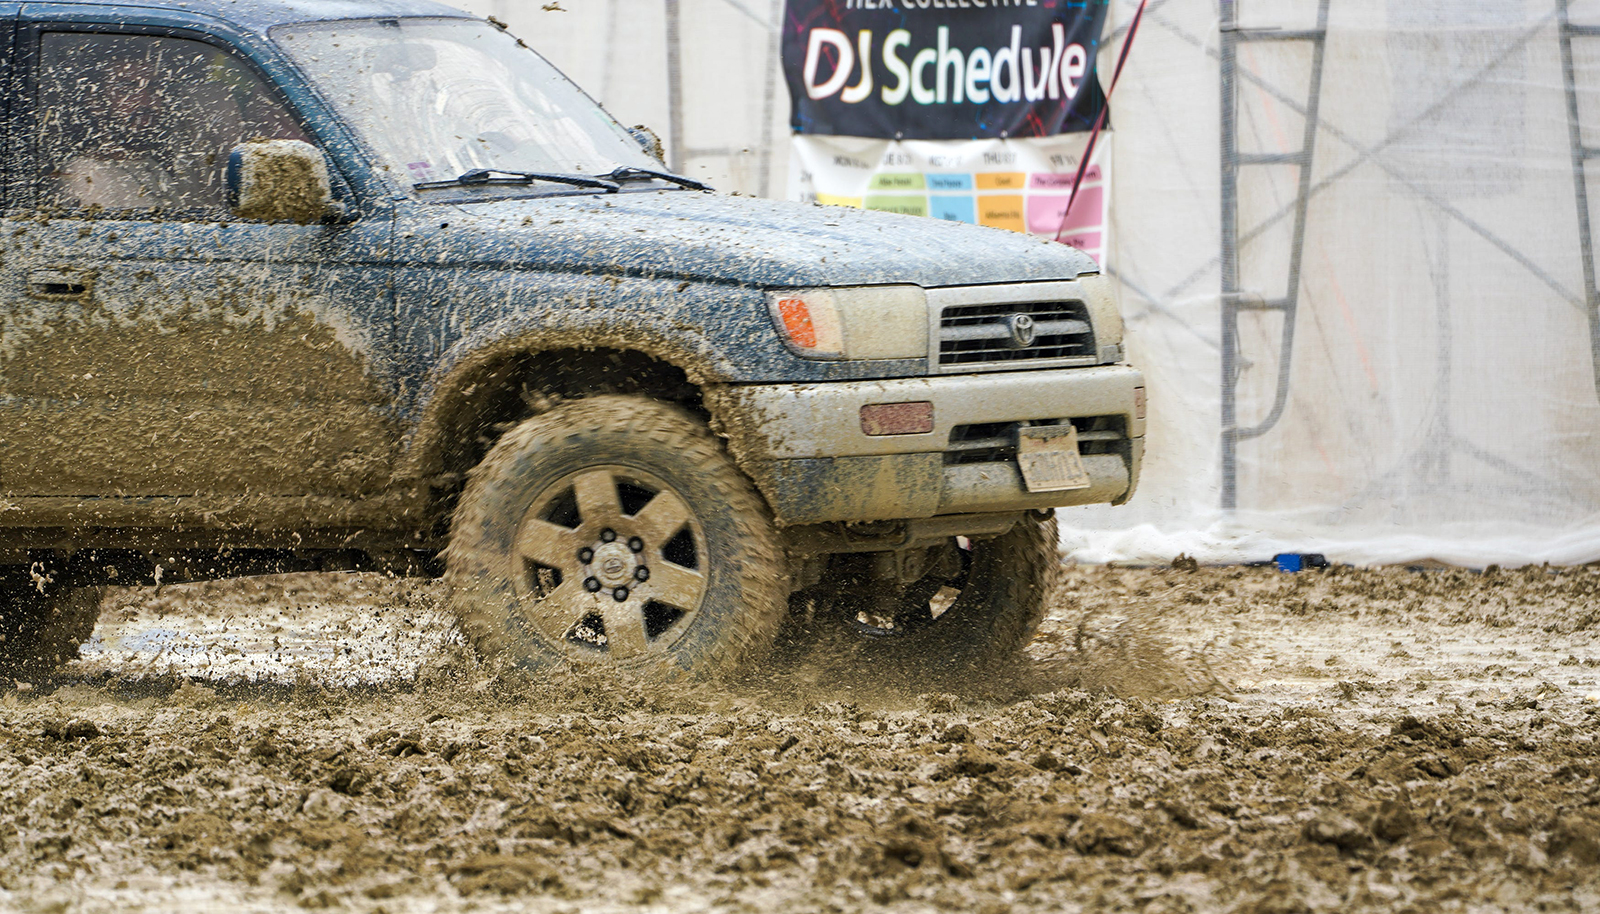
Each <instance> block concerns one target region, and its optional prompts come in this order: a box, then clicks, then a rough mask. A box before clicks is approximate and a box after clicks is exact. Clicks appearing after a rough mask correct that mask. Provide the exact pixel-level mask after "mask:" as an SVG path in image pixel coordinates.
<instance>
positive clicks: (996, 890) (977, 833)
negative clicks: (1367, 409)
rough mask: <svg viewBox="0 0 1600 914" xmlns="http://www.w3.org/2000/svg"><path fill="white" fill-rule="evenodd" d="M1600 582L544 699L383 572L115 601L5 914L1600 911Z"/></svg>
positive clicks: (426, 589) (40, 760)
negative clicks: (997, 663)
mask: <svg viewBox="0 0 1600 914" xmlns="http://www.w3.org/2000/svg"><path fill="white" fill-rule="evenodd" d="M1597 586H1600V574H1596V573H1595V572H1594V571H1593V570H1590V569H1576V570H1569V571H1566V572H1564V573H1560V574H1556V573H1550V572H1547V571H1545V570H1543V569H1528V570H1524V571H1516V572H1498V573H1495V574H1489V575H1474V574H1468V573H1465V572H1449V571H1446V572H1407V571H1403V570H1381V571H1350V570H1345V569H1340V570H1337V571H1335V572H1310V573H1304V574H1300V575H1283V574H1279V573H1277V572H1275V571H1271V570H1266V569H1206V568H1201V569H1195V570H1175V569H1114V568H1112V569H1108V568H1074V569H1070V570H1069V574H1068V580H1067V583H1066V588H1065V591H1064V593H1063V595H1062V599H1061V600H1060V602H1059V604H1058V605H1057V606H1056V607H1055V609H1054V610H1053V612H1052V613H1051V615H1050V618H1049V619H1048V621H1047V623H1046V625H1045V628H1044V630H1043V632H1042V633H1041V636H1040V638H1039V639H1038V640H1036V641H1035V643H1034V644H1033V645H1032V646H1031V647H1030V649H1029V656H1028V658H1027V663H1026V664H1025V665H1024V666H1023V667H1021V668H1020V669H1019V670H1017V671H1013V672H1012V673H1010V674H1009V675H1008V676H1006V677H998V679H1001V680H1003V682H1002V686H1003V687H1000V688H996V687H993V686H994V683H988V684H987V685H989V686H990V687H989V688H984V689H979V690H977V691H976V692H974V693H972V694H958V693H956V692H954V691H951V690H948V689H941V690H939V691H928V692H924V693H921V694H918V693H917V692H916V690H915V689H909V690H908V689H904V688H900V689H895V690H885V692H884V693H880V692H877V691H875V690H874V689H873V688H872V686H871V683H870V680H861V679H860V678H856V679H853V680H851V681H848V682H845V681H833V680H830V679H828V678H826V677H819V676H818V675H816V674H815V672H814V671H807V670H795V669H786V668H782V667H779V666H773V667H770V668H769V669H766V670H763V671H760V672H759V673H758V674H757V675H754V676H752V677H750V678H749V679H748V680H746V681H743V682H740V683H735V684H731V685H729V686H725V687H723V688H721V689H718V690H714V691H713V690H705V691H687V690H681V689H679V690H654V691H634V692H629V693H625V694H621V695H619V694H617V693H616V692H615V691H614V690H609V689H607V688H605V687H604V684H603V683H597V682H590V681H586V680H585V679H584V678H582V677H578V678H576V679H572V678H569V679H563V680H559V681H553V682H546V683H529V682H524V681H517V680H514V679H513V678H509V677H497V676H496V675H495V673H494V671H493V670H490V669H486V668H483V667H480V666H478V665H476V664H474V663H472V662H470V661H468V660H465V659H463V655H464V650H463V649H462V648H461V647H460V645H459V643H458V641H457V640H456V639H455V638H454V636H453V635H451V633H450V629H449V627H448V625H447V624H446V623H445V621H444V619H443V617H442V615H440V614H439V612H438V605H437V600H438V590H437V587H436V585H432V584H427V583H417V582H407V581H392V580H389V579H385V578H381V577H376V576H369V575H325V576H286V577H283V578H268V579H255V580H250V581H237V582H227V583H220V584H207V585H185V586H182V587H171V588H167V589H164V590H163V591H162V592H161V593H159V594H158V593H155V592H154V591H151V590H143V591H133V590H129V591H120V592H114V593H113V594H111V595H110V597H109V598H108V601H107V603H106V606H105V611H104V613H103V615H102V620H101V623H100V626H99V627H98V628H97V630H96V636H95V641H94V642H92V643H91V645H90V647H89V648H87V649H86V651H85V657H84V659H83V660H80V661H78V662H77V663H75V664H73V665H72V666H71V667H69V668H68V669H67V670H66V671H64V672H63V674H61V675H59V676H57V677H55V678H53V679H52V680H50V681H48V682H39V683H33V684H31V690H28V691H12V692H8V693H6V694H5V695H4V696H3V697H0V909H12V910H19V911H52V912H54V911H214V910H229V911H240V912H243V911H283V910H301V909H320V908H328V909H338V910H356V911H371V912H376V911H386V912H433V911H500V910H506V911H510V910H516V911H573V912H577V911H584V912H588V911H674V912H676V911H762V912H769V911H774V910H783V911H789V910H796V911H858V910H891V911H907V912H912V911H935V910H959V911H993V912H1000V911H1052V912H1055V911H1067V912H1072V911H1101V910H1127V911H1151V912H1178V911H1219V912H1221V911H1240V912H1252V914H1266V912H1297V911H1319V912H1320V911H1341V912H1343V911H1368V910H1370V911H1403V910H1407V909H1411V910H1416V911H1462V912H1468V911H1490V910H1494V911H1498V910H1514V911H1523V910H1525V911H1534V910H1542V911H1548V910H1555V911H1569V910H1570V911H1580V910H1596V909H1600V882H1597V878H1600V877H1597V874H1600V752H1597V747H1596V743H1595V740H1596V737H1597V736H1600V649H1597V641H1596V639H1597V637H1600V599H1597ZM885 694H889V695H891V697H889V698H885V697H884V696H885Z"/></svg>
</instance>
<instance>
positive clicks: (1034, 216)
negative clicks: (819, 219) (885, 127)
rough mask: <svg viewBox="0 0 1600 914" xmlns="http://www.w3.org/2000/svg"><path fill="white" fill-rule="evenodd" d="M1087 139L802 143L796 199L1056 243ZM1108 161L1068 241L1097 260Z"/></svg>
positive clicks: (1087, 186)
mask: <svg viewBox="0 0 1600 914" xmlns="http://www.w3.org/2000/svg"><path fill="white" fill-rule="evenodd" d="M1085 143H1086V137H1085V135H1083V134H1068V135H1063V136H1055V137H1040V138H1028V139H1019V140H999V139H993V140H968V141H963V142H957V141H953V140H944V141H940V140H871V139H864V138H860V137H821V136H804V135H801V136H796V137H795V138H794V147H793V150H792V154H791V156H790V160H789V161H790V184H789V196H790V199H794V200H802V201H807V202H814V203H822V204H826V205H833V206H854V207H862V208H865V209H870V210H879V211H883V212H891V213H902V214H905V215H910V216H927V217H931V218H934V219H945V220H949V221H953V222H967V223H971V224H973V225H986V226H990V227H993V228H1000V229H1007V230H1010V231H1013V232H1027V233H1030V234H1034V235H1040V236H1044V237H1049V238H1053V237H1055V236H1056V233H1057V231H1058V230H1061V229H1062V228H1063V222H1062V214H1063V212H1064V211H1065V209H1066V206H1067V200H1068V199H1069V198H1070V196H1071V193H1072V180H1073V178H1074V176H1075V174H1076V170H1077V166H1078V160H1079V157H1080V156H1081V155H1082V154H1083V148H1084V145H1085ZM1108 159H1109V157H1108V156H1106V155H1105V154H1104V152H1102V153H1101V154H1100V155H1099V156H1098V157H1097V161H1096V162H1095V163H1094V164H1092V165H1091V166H1090V167H1089V169H1088V170H1087V172H1086V173H1085V175H1084V180H1083V188H1082V189H1081V190H1080V191H1079V192H1078V198H1077V200H1076V201H1075V202H1074V203H1073V204H1072V212H1071V213H1070V215H1069V217H1068V219H1067V220H1066V222H1065V230H1064V231H1062V232H1061V240H1062V241H1063V242H1064V243H1066V244H1069V245H1071V246H1073V247H1075V248H1079V249H1081V250H1083V251H1084V252H1085V253H1087V254H1089V255H1090V256H1091V257H1093V258H1094V259H1095V260H1096V261H1100V260H1102V258H1103V257H1104V255H1105V251H1106V248H1107V225H1108V222H1107V218H1106V207H1107V205H1108V204H1109V202H1110V194H1109V193H1108V192H1107V190H1108V184H1109V181H1110V165H1109V161H1108Z"/></svg>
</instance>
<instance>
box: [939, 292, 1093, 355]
mask: <svg viewBox="0 0 1600 914" xmlns="http://www.w3.org/2000/svg"><path fill="white" fill-rule="evenodd" d="M1019 318H1021V321H1020V323H1022V324H1023V325H1024V329H1022V330H1021V331H1018V330H1017V329H1015V328H1016V327H1017V325H1018V323H1019ZM1029 323H1031V325H1032V327H1031V339H1029V338H1028V337H1029V336H1030V334H1029V332H1028V329H1027V328H1026V326H1025V325H1027V324H1029ZM1024 344H1025V345H1024ZM1094 356H1095V345H1094V328H1093V327H1092V326H1091V324H1090V323H1089V309H1088V307H1087V306H1085V305H1084V303H1083V302H1081V301H1036V302H1007V303H1002V304H985V305H953V306H951V307H948V308H945V309H944V312H943V313H942V314H940V315H939V365H940V366H941V367H947V366H954V365H972V364H984V363H995V362H1034V361H1039V360H1043V359H1069V358H1082V357H1088V358H1091V359H1092V358H1094Z"/></svg>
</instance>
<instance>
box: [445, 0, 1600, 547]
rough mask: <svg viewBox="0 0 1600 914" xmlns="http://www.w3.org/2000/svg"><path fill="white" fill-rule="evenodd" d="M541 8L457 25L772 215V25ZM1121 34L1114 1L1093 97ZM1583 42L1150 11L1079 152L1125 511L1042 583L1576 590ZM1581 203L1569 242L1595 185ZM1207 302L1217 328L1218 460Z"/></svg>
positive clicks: (1099, 524)
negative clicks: (1121, 352)
mask: <svg viewBox="0 0 1600 914" xmlns="http://www.w3.org/2000/svg"><path fill="white" fill-rule="evenodd" d="M469 5H470V4H469ZM563 5H564V6H566V7H568V11H566V12H545V11H544V10H543V9H542V4H541V3H539V2H526V3H523V2H516V3H513V2H510V0H479V2H477V3H476V4H475V5H471V6H472V7H473V8H474V9H475V11H477V12H481V13H495V14H497V15H499V16H500V17H501V18H502V19H505V20H507V21H508V22H509V24H510V26H511V29H512V31H513V32H516V33H517V34H518V35H520V36H522V37H523V38H525V39H526V40H528V42H529V43H530V44H532V45H533V46H534V47H536V48H537V49H539V50H540V51H542V52H543V53H545V54H546V56H548V57H550V58H551V59H552V60H553V61H554V62H556V64H557V65H558V66H561V67H562V68H563V69H565V70H566V71H567V72H568V73H569V74H570V75H572V76H573V77H574V78H576V79H577V80H578V81H579V83H580V84H582V85H585V86H586V87H587V88H588V89H590V91H591V92H592V93H594V94H596V96H597V97H598V98H599V99H600V100H601V101H602V102H603V103H605V104H607V105H608V106H609V107H611V108H612V109H613V111H615V112H616V113H617V114H618V115H619V117H620V118H621V119H622V120H624V121H625V122H626V123H630V124H632V123H649V124H652V125H653V126H655V127H656V128H657V129H658V131H660V132H662V134H663V136H664V137H665V138H666V139H667V140H668V141H669V145H671V146H672V147H673V152H672V154H671V155H669V159H671V160H672V161H673V163H674V164H676V165H678V166H679V167H682V168H684V169H686V170H687V171H688V172H689V173H691V174H695V175H697V176H708V177H710V178H712V180H713V182H714V183H717V184H718V185H719V186H720V187H721V188H722V189H724V190H738V191H742V192H746V193H759V194H766V195H771V196H781V195H782V194H783V192H784V190H783V189H784V176H785V174H786V164H785V162H786V158H787V153H788V144H789V137H788V131H787V127H786V122H787V113H788V103H787V99H786V98H785V97H784V95H785V93H784V86H783V82H782V80H781V78H779V75H778V57H777V41H776V37H777V25H778V22H779V17H780V16H781V12H782V9H781V2H780V0H567V2H566V3H565V4H563ZM1136 6H1137V2H1136V0H1113V9H1112V17H1111V18H1112V24H1111V26H1110V31H1109V33H1108V36H1107V38H1108V40H1107V42H1106V45H1105V49H1104V52H1103V53H1102V55H1101V57H1100V60H1101V62H1102V65H1103V67H1105V68H1109V66H1110V62H1111V61H1113V60H1114V59H1115V53H1116V51H1117V50H1118V49H1119V48H1120V46H1121V42H1122V40H1123V37H1124V36H1125V32H1126V27H1127V24H1128V20H1129V18H1130V16H1131V14H1132V11H1133V9H1134V8H1135V7H1136ZM1324 7H1325V9H1326V31H1325V38H1324V39H1323V40H1322V49H1323V50H1322V57H1321V73H1320V80H1319V81H1315V84H1314V80H1313V78H1312V75H1313V69H1314V67H1313V64H1314V62H1315V60H1316V53H1315V49H1316V47H1317V44H1318V42H1317V41H1316V40H1311V39H1309V38H1300V37H1297V36H1300V35H1302V33H1304V32H1306V31H1308V30H1309V31H1310V32H1311V33H1312V34H1315V30H1316V29H1317V28H1318V26H1319V15H1321V12H1320V11H1321V10H1322V9H1323V8H1324ZM673 22H675V23H676V26H675V27H674V28H669V26H670V25H671V23H673ZM1564 22H1570V23H1572V24H1573V25H1574V26H1575V28H1574V29H1572V30H1568V31H1565V32H1564V30H1563V23H1564ZM1586 25H1587V26H1597V27H1600V0H1572V2H1571V3H1570V9H1566V0H1503V2H1496V3H1485V2H1483V0H1326V2H1325V3H1324V2H1323V0H1150V3H1149V6H1148V10H1147V13H1146V17H1145V20H1144V22H1143V24H1142V25H1141V26H1140V29H1139V32H1138V36H1137V39H1136V41H1137V43H1136V45H1135V47H1134V48H1133V50H1132V53H1131V55H1130V58H1129V63H1128V68H1127V71H1126V72H1125V73H1124V74H1123V80H1122V83H1121V84H1120V85H1119V86H1118V88H1117V91H1116V94H1115V96H1114V97H1113V99H1112V103H1111V107H1112V121H1113V125H1114V127H1115V129H1114V131H1112V132H1111V133H1110V135H1109V136H1108V137H1107V138H1106V139H1104V140H1103V141H1102V142H1103V143H1106V144H1108V148H1109V153H1108V154H1109V155H1112V156H1114V158H1115V161H1116V170H1117V174H1116V180H1115V182H1114V184H1113V187H1112V199H1111V204H1110V213H1111V220H1112V229H1111V232H1110V237H1111V239H1112V241H1111V247H1110V250H1109V251H1108V252H1107V260H1108V263H1107V266H1108V269H1109V271H1110V272H1112V273H1113V275H1115V277H1116V278H1117V279H1118V281H1119V282H1120V284H1121V289H1122V301H1123V307H1124V311H1125V314H1126V316H1127V323H1128V333H1129V339H1128V349H1129V358H1130V361H1132V362H1133V363H1134V364H1136V365H1138V366H1139V367H1141V368H1142V369H1144V371H1145V372H1146V374H1147V377H1148V379H1149V391H1150V411H1151V425H1150V431H1149V438H1148V447H1147V450H1146V454H1147V463H1146V466H1145V473H1144V478H1143V481H1142V483H1141V485H1140V489H1139V492H1138V494H1137V495H1136V497H1135V498H1134V499H1133V501H1132V502H1131V503H1130V504H1128V505H1125V506H1121V507H1116V508H1111V507H1105V508H1093V509H1082V510H1076V509H1075V510H1074V511H1072V512H1069V513H1067V514H1065V515H1064V517H1063V520H1064V524H1065V525H1066V526H1067V527H1068V530H1067V533H1066V534H1065V538H1064V548H1065V549H1066V550H1067V552H1068V554H1069V555H1071V556H1074V557H1076V558H1079V559H1082V560H1112V559H1115V560H1123V561H1158V560H1166V559H1170V558H1171V557H1172V556H1174V555H1175V554H1177V553H1179V552H1185V553H1188V554H1190V555H1192V556H1195V557H1197V558H1199V559H1201V560H1202V561H1237V560H1254V559H1265V558H1268V557H1270V556H1271V555H1272V554H1273V553H1275V552H1284V551H1293V552H1322V553H1324V554H1326V555H1327V556H1328V557H1329V558H1330V559H1334V560H1342V561H1351V562H1359V563H1379V562H1403V561H1415V560H1422V559H1437V560H1440V561H1446V562H1451V563H1455V564H1462V565H1469V566H1481V565H1486V564H1490V563H1498V564H1501V565H1517V564H1523V563H1527V562H1545V561H1549V562H1552V563H1581V562H1589V561H1595V560H1600V447H1597V444H1600V437H1597V431H1600V396H1597V389H1600V388H1597V383H1596V366H1595V361H1594V351H1593V347H1592V340H1593V337H1592V335H1591V320H1592V318H1593V313H1594V308H1595V303H1596V296H1595V294H1594V290H1593V279H1592V275H1593V268H1592V266H1586V264H1592V260H1591V252H1590V251H1589V250H1586V249H1585V248H1586V245H1585V244H1584V241H1583V238H1582V235H1581V231H1580V212H1579V203H1578V199H1579V193H1580V191H1586V190H1588V188H1586V187H1585V186H1584V183H1583V182H1581V181H1578V180H1575V172H1574V165H1573V162H1574V147H1573V143H1572V142H1571V136H1570V133H1569V129H1570V127H1571V126H1572V123H1573V121H1572V119H1571V118H1569V108H1568V101H1569V93H1568V91H1567V86H1568V76H1569V73H1570V76H1571V80H1572V85H1573V87H1574V91H1573V92H1572V93H1571V95H1570V98H1571V99H1572V100H1573V101H1574V102H1575V109H1576V123H1577V125H1578V127H1579V128H1580V138H1579V143H1578V147H1579V151H1580V153H1581V151H1582V150H1583V149H1586V148H1588V149H1592V148H1596V147H1600V37H1588V36H1586V35H1585V34H1584V33H1583V29H1582V28H1581V27H1582V26H1586ZM1233 30H1243V31H1233ZM1270 32H1276V33H1277V35H1276V36H1272V35H1270V34H1268V33H1270ZM1564 34H1565V35H1569V36H1571V37H1570V45H1571V48H1572V60H1573V64H1572V66H1571V68H1570V71H1569V70H1568V69H1567V68H1565V67H1564V65H1563V60H1564V58H1563V45H1564V41H1563V35H1564ZM1596 34H1600V29H1597V31H1596ZM1274 37H1276V40H1270V39H1272V38H1274ZM674 49H675V50H674ZM1229 57H1231V58H1232V59H1233V60H1234V61H1235V62H1236V71H1235V72H1234V74H1233V92H1232V98H1233V99H1234V100H1235V116H1236V121H1235V123H1236V130H1234V131H1232V132H1231V136H1233V137H1234V138H1235V139H1234V141H1233V142H1234V148H1235V149H1236V151H1237V153H1238V157H1237V158H1231V159H1230V158H1229V157H1227V156H1225V154H1224V146H1225V145H1226V143H1225V141H1226V140H1227V138H1228V137H1229V136H1230V131H1228V130H1226V129H1225V128H1224V123H1223V115H1224V113H1225V110H1224V108H1225V106H1224V105H1223V92H1222V84H1223V79H1224V75H1225V74H1224V72H1223V67H1222V63H1221V62H1222V61H1223V60H1224V59H1227V58H1229ZM674 60H676V66H673V63H672V62H673V61H674ZM673 73H676V75H675V76H673V75H672V74H673ZM669 76H671V78H670V79H669V78H668V77H669ZM1102 78H1103V79H1104V78H1105V77H1104V74H1103V75H1102ZM674 86H675V87H676V88H675V89H674ZM1313 90H1315V91H1313ZM674 97H676V98H677V100H678V102H677V104H676V105H675V106H674V105H673V104H672V99H673V98H674ZM1312 110H1314V111H1315V114H1316V117H1315V120H1314V121H1313V124H1312V126H1313V129H1312V130H1311V131H1310V135H1311V136H1312V139H1313V142H1312V144H1311V156H1310V164H1309V171H1308V173H1307V180H1306V182H1305V187H1306V188H1307V189H1308V190H1309V193H1308V194H1307V195H1305V196H1304V228H1303V233H1302V234H1301V237H1300V238H1299V240H1298V243H1296V232H1295V225H1296V222H1297V219H1296V215H1297V212H1298V210H1299V206H1298V203H1299V202H1300V201H1301V199H1302V195H1301V193H1300V190H1301V187H1302V181H1301V166H1300V165H1298V164H1294V163H1292V162H1291V161H1289V160H1288V159H1287V158H1285V156H1288V155H1292V154H1293V153H1295V152H1296V151H1297V150H1299V149H1300V147H1301V144H1302V141H1303V139H1304V138H1305V136H1306V134H1307V131H1306V123H1307V114H1308V113H1309V112H1311V111H1312ZM674 128H676V129H674ZM1230 162H1233V163H1234V164H1236V165H1237V167H1236V168H1234V169H1232V170H1233V171H1236V172H1237V185H1236V193H1234V194H1232V195H1231V196H1230V195H1227V194H1225V184H1226V182H1225V181H1224V174H1225V172H1228V171H1230V169H1229V168H1227V167H1225V166H1227V165H1228V164H1229V163H1230ZM1588 173H1589V175H1590V176H1593V177H1597V178H1600V159H1595V160H1593V161H1590V163H1589V165H1588ZM1593 191H1594V192H1593V193H1590V194H1589V198H1590V202H1591V204H1592V208H1593V209H1594V210H1595V212H1594V213H1591V214H1590V216H1591V218H1593V217H1594V216H1596V215H1600V205H1594V204H1595V200H1594V198H1595V197H1600V180H1597V181H1596V183H1595V184H1594V187H1593ZM1225 200H1231V201H1233V202H1232V205H1225ZM1230 212H1236V218H1237V223H1236V224H1237V242H1238V243H1237V244H1236V245H1234V246H1233V249H1234V251H1235V252H1236V274H1234V270H1233V266H1232V264H1233V263H1234V260H1233V258H1230V257H1226V256H1224V248H1225V244H1224V242H1225V232H1224V228H1223V226H1224V222H1225V220H1224V217H1225V216H1226V215H1228V214H1229V213H1230ZM1597 227H1600V225H1597ZM1296 264H1298V275H1297V276H1296V277H1295V278H1294V280H1293V283H1292V285H1291V278H1290V273H1291V270H1292V269H1293V268H1294V267H1295V265H1296ZM1586 271H1587V272H1586ZM1228 289H1232V290H1237V292H1238V293H1240V294H1239V295H1237V296H1235V297H1233V298H1230V299H1228V301H1230V302H1233V303H1235V304H1236V305H1238V306H1240V307H1241V308H1242V310H1240V311H1239V313H1238V318H1237V332H1236V334H1234V336H1233V344H1232V347H1231V348H1232V349H1233V350H1234V358H1233V363H1234V371H1233V373H1232V377H1233V382H1232V385H1231V386H1232V389H1233V392H1234V397H1233V400H1234V403H1233V406H1234V411H1235V421H1234V422H1233V423H1232V425H1233V428H1234V430H1235V431H1234V434H1233V435H1231V436H1229V435H1226V434H1225V428H1224V412H1225V406H1226V402H1227V400H1228V388H1229V386H1230V385H1228V384H1225V383H1224V363H1225V361H1226V358H1227V356H1226V351H1227V350H1228V349H1229V348H1230V346H1229V345H1228V341H1227V340H1226V339H1225V337H1224V333H1223V322H1224V312H1225V308H1224V304H1223V303H1224V295H1223V293H1224V291H1225V290H1228ZM1290 291H1293V292H1294V293H1296V294H1295V295H1293V296H1292V297H1293V298H1294V299H1295V302H1294V304H1295V307H1294V314H1293V317H1294V319H1293V322H1292V334H1291V335H1289V337H1288V338H1289V344H1288V346H1287V348H1285V347H1284V346H1283V345H1282V343H1283V341H1284V339H1285V337H1286V335H1285V330H1284V326H1285V316H1284V312H1283V311H1282V310H1281V309H1280V310H1274V309H1272V308H1270V307H1268V308H1266V309H1252V308H1251V307H1250V305H1251V303H1262V302H1264V303H1267V304H1269V305H1270V304H1272V303H1273V302H1276V301H1282V300H1283V299H1285V298H1287V297H1291V296H1289V294H1288V293H1289V292H1290ZM1285 359H1287V367H1286V368H1284V367H1283V366H1284V365H1285V361H1284V360H1285ZM1280 369H1283V370H1280ZM1280 375H1281V377H1282V380H1283V381H1285V382H1286V383H1284V384H1282V386H1281V388H1282V389H1281V394H1280ZM1280 397H1281V401H1282V402H1281V407H1280V408H1278V409H1276V410H1275V409H1274V404H1275V402H1276V401H1278V400H1279V399H1280ZM1275 413H1276V414H1277V416H1276V418H1275V420H1274V421H1268V420H1273V417H1274V414H1275ZM1253 429H1254V430H1259V432H1260V433H1259V434H1254V435H1252V434H1251V431H1252V430H1253ZM1229 438H1231V439H1232V443H1233V449H1234V455H1233V459H1232V461H1231V465H1230V461H1229V459H1228V455H1227V448H1226V447H1225V445H1224V442H1225V440H1227V439H1229ZM1230 477H1231V479H1232V480H1233V484H1232V486H1231V487H1229V486H1225V483H1224V480H1225V479H1227V478H1230ZM1230 500H1231V501H1232V502H1233V504H1232V505H1231V506H1227V505H1226V503H1227V502H1228V501H1230Z"/></svg>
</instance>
